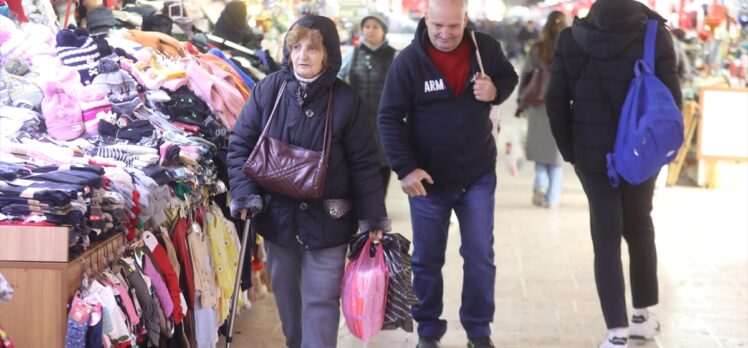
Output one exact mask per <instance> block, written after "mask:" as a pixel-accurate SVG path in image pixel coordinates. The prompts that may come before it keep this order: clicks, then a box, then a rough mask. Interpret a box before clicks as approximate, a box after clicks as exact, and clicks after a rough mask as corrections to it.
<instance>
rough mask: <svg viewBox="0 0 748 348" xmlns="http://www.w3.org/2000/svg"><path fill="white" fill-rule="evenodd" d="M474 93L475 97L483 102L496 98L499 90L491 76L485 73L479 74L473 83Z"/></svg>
mask: <svg viewBox="0 0 748 348" xmlns="http://www.w3.org/2000/svg"><path fill="white" fill-rule="evenodd" d="M473 94H475V99H477V100H478V101H482V102H491V101H493V100H494V99H496V96H497V95H498V91H497V90H496V86H495V85H494V84H493V81H492V80H491V78H490V77H488V76H487V75H484V74H478V77H476V78H475V84H473Z"/></svg>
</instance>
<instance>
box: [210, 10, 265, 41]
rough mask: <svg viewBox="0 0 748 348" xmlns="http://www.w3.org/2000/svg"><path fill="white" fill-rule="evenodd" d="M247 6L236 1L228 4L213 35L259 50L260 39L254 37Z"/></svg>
mask: <svg viewBox="0 0 748 348" xmlns="http://www.w3.org/2000/svg"><path fill="white" fill-rule="evenodd" d="M247 19H248V18H247V5H246V3H245V2H244V1H239V0H234V1H231V2H229V3H228V4H226V7H224V9H223V11H222V12H221V15H220V17H218V20H217V21H216V25H215V27H214V28H213V35H216V36H219V37H221V38H224V39H226V40H229V41H231V42H235V43H238V44H241V45H245V46H247V47H250V48H252V49H255V48H259V46H260V39H259V38H258V37H256V36H255V35H254V33H253V32H252V29H250V28H249V22H248V21H247Z"/></svg>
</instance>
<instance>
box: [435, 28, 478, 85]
mask: <svg viewBox="0 0 748 348" xmlns="http://www.w3.org/2000/svg"><path fill="white" fill-rule="evenodd" d="M426 42H427V44H426V53H427V54H428V56H429V58H431V61H432V62H433V63H434V65H435V66H436V69H437V70H439V72H440V73H442V75H443V76H444V79H445V80H447V85H448V86H449V88H451V89H452V92H453V93H454V94H455V97H459V96H460V95H461V94H462V90H463V89H465V84H466V83H467V81H468V76H467V75H468V73H469V72H470V62H471V61H472V59H473V54H472V52H471V51H470V44H469V43H468V40H465V38H463V39H462V42H461V43H460V45H459V46H457V48H455V49H454V50H453V51H452V52H442V51H439V50H437V49H436V48H435V47H434V45H432V44H431V41H430V40H428V41H426Z"/></svg>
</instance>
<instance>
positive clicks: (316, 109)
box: [227, 15, 390, 249]
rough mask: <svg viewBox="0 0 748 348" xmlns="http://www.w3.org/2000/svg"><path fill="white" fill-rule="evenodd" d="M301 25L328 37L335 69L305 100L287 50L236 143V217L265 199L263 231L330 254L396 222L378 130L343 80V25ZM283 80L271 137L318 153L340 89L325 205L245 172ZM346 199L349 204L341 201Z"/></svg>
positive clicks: (232, 163) (308, 19) (245, 116)
mask: <svg viewBox="0 0 748 348" xmlns="http://www.w3.org/2000/svg"><path fill="white" fill-rule="evenodd" d="M296 25H300V26H303V27H308V28H311V29H317V30H319V31H320V32H321V33H322V37H323V42H324V45H325V49H326V50H327V62H328V66H327V68H326V69H325V70H324V71H323V72H322V74H321V75H320V76H319V77H318V78H317V79H316V80H315V81H314V82H312V83H310V85H309V86H308V87H307V90H306V95H305V96H302V95H301V94H300V85H299V82H298V81H297V80H296V77H295V76H294V73H293V70H292V68H291V67H290V66H289V59H290V56H289V52H288V51H287V50H284V57H283V65H282V67H281V70H280V71H278V72H276V73H273V74H270V75H268V76H267V77H266V78H265V79H264V80H262V81H261V82H260V83H259V84H258V85H257V86H256V87H255V89H254V91H253V93H252V96H251V98H250V99H249V101H247V104H246V105H244V108H243V109H242V112H241V114H240V115H239V119H238V120H237V123H236V124H235V125H234V129H233V130H232V132H231V135H230V137H229V154H228V160H227V161H228V167H229V176H230V180H229V183H230V186H231V197H232V199H231V210H232V213H236V212H237V211H238V210H239V209H242V208H250V207H252V205H253V196H255V195H261V196H262V198H263V201H264V204H263V205H264V209H263V212H262V213H261V214H260V215H259V216H258V217H257V227H258V232H259V233H260V234H261V235H262V236H263V237H265V238H266V239H267V240H269V241H271V242H273V243H275V244H279V245H281V246H290V245H293V244H295V243H297V242H299V243H301V244H302V245H304V246H305V247H307V248H309V249H322V248H328V247H333V246H337V245H342V244H345V243H346V242H348V240H349V239H350V236H352V235H353V234H354V233H355V232H356V231H357V230H358V228H359V227H360V228H361V230H362V231H369V230H373V229H383V230H385V231H388V230H389V225H390V222H389V219H387V213H386V210H385V207H384V190H383V188H382V179H381V178H380V176H379V161H378V159H377V148H376V145H375V141H374V133H373V132H374V130H373V129H372V128H371V127H370V126H369V124H368V120H367V118H366V115H365V113H364V110H363V106H362V104H361V102H360V100H359V97H358V95H357V94H356V92H355V91H353V89H351V88H350V87H349V86H348V85H347V84H345V83H343V82H342V81H340V80H338V78H337V76H336V75H337V72H338V70H339V69H340V64H341V56H340V42H339V39H338V34H337V30H336V28H335V25H334V24H333V22H332V21H330V20H329V19H328V18H325V17H320V16H312V15H307V16H304V17H302V18H301V19H299V20H298V21H297V22H296V23H295V24H294V26H296ZM291 29H293V26H292V27H291ZM291 29H289V31H290V30H291ZM284 46H285V45H284ZM283 81H287V86H286V91H285V93H284V94H283V97H282V98H281V101H280V103H279V104H278V110H277V111H276V116H275V118H274V119H273V122H272V124H271V126H270V130H269V135H270V136H271V137H273V138H275V139H280V140H281V141H283V142H285V143H287V144H290V145H294V146H299V147H303V148H307V149H311V150H314V151H321V150H322V143H323V142H324V132H325V117H326V113H327V99H328V93H330V89H331V87H333V88H334V99H333V133H332V146H331V148H330V158H329V162H328V167H327V173H326V177H325V186H324V190H323V194H322V198H321V199H316V200H297V199H294V198H290V197H287V196H283V195H280V194H277V193H274V192H270V191H268V190H264V189H263V188H262V187H259V186H258V185H257V184H255V183H254V182H253V181H252V180H251V179H249V178H248V177H246V176H245V175H244V174H243V173H242V165H243V164H244V162H245V161H246V160H247V157H249V154H250V153H251V152H252V149H253V148H254V146H255V144H256V143H257V140H258V138H259V136H260V134H261V133H262V130H263V128H264V126H265V124H267V121H268V118H269V117H270V112H271V111H272V108H273V104H274V102H275V99H276V96H277V93H278V91H279V88H280V86H281V83H282V82H283ZM307 115H312V116H311V117H308V116H307ZM341 199H342V200H345V201H346V202H347V203H341V202H340V201H333V200H341ZM331 204H332V205H334V206H335V208H336V209H338V210H340V209H343V210H346V208H349V209H350V211H349V212H348V213H346V214H345V215H343V216H342V217H340V218H334V217H332V216H331V215H330V214H328V212H329V211H330V208H331ZM325 206H327V208H325Z"/></svg>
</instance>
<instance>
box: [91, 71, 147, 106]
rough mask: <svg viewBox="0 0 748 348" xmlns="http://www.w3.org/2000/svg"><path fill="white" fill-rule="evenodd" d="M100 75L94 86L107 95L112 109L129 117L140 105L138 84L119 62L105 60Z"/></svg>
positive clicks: (94, 81) (95, 79)
mask: <svg viewBox="0 0 748 348" xmlns="http://www.w3.org/2000/svg"><path fill="white" fill-rule="evenodd" d="M98 71H99V75H98V76H96V78H94V80H93V82H92V84H93V85H94V86H96V87H98V88H99V89H101V90H102V91H104V93H106V95H107V98H108V99H109V101H110V102H111V103H112V109H113V110H114V112H116V113H118V114H126V115H129V114H131V113H132V111H133V110H134V109H135V108H136V107H137V106H138V104H140V102H141V101H140V97H139V96H138V90H137V84H136V83H135V80H134V79H133V78H132V76H130V74H128V73H127V72H126V71H124V70H122V69H120V67H119V65H118V64H117V62H115V61H113V60H111V59H108V58H104V59H102V60H101V61H99V67H98Z"/></svg>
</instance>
